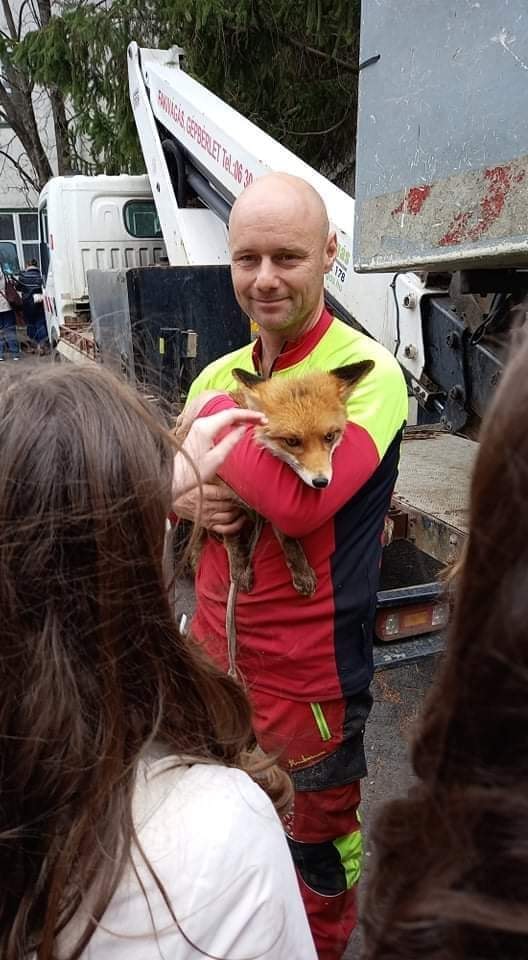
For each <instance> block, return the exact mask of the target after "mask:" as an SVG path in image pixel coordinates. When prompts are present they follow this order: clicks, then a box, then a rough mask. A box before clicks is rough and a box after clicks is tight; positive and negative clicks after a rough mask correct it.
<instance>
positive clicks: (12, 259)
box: [0, 240, 20, 273]
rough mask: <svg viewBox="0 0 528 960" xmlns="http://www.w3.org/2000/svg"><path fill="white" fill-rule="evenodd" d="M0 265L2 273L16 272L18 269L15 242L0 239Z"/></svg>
mask: <svg viewBox="0 0 528 960" xmlns="http://www.w3.org/2000/svg"><path fill="white" fill-rule="evenodd" d="M0 266H1V267H2V270H3V271H4V273H18V271H19V270H20V264H19V262H18V254H17V248H16V244H15V243H11V242H9V241H8V240H0Z"/></svg>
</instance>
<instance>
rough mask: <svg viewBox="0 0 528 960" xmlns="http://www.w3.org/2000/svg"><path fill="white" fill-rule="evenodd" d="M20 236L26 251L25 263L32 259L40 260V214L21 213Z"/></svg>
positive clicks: (23, 248) (19, 215)
mask: <svg viewBox="0 0 528 960" xmlns="http://www.w3.org/2000/svg"><path fill="white" fill-rule="evenodd" d="M18 217H19V220H20V236H21V240H22V250H23V251H24V264H26V263H28V262H29V261H30V260H36V261H37V263H38V261H39V242H38V239H39V236H38V214H36V213H19V214H18Z"/></svg>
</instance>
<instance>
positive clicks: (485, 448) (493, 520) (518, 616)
mask: <svg viewBox="0 0 528 960" xmlns="http://www.w3.org/2000/svg"><path fill="white" fill-rule="evenodd" d="M413 765H414V771H415V773H416V775H417V777H418V783H417V784H416V786H414V787H413V788H412V789H411V791H410V793H409V796H408V797H407V798H406V799H402V800H398V801H394V802H391V803H389V804H388V805H387V806H386V807H385V809H384V811H383V812H382V814H381V817H380V819H379V821H378V823H377V824H376V825H375V827H374V830H373V834H374V841H375V847H376V860H375V865H374V868H373V874H372V877H371V882H370V885H369V889H368V893H367V898H366V906H365V930H366V949H365V957H366V958H369V960H389V958H390V960H397V958H398V960H418V958H425V957H427V958H428V960H460V958H471V960H491V958H494V960H498V958H500V960H513V958H515V960H517V958H519V960H520V958H521V957H522V958H523V960H525V958H526V957H527V956H528V341H525V342H524V344H523V345H522V346H519V347H518V350H517V352H516V355H515V358H514V359H513V361H512V362H511V364H510V365H509V366H508V368H507V371H506V373H505V375H504V378H503V382H502V384H501V386H500V388H499V390H498V392H497V395H496V398H495V400H494V402H493V404H492V406H491V409H490V411H489V413H488V416H487V418H486V422H485V425H484V427H483V431H482V435H481V447H480V451H479V455H478V460H477V464H476V468H475V473H474V477H473V483H472V493H471V511H470V532H469V538H468V543H467V549H466V551H465V556H464V559H463V562H462V565H461V570H460V572H459V576H458V582H457V586H456V599H455V610H454V617H453V621H452V624H451V627H450V630H449V637H448V646H447V653H446V656H445V659H444V662H443V664H442V666H441V668H440V671H439V676H438V677H437V679H436V682H435V683H434V685H433V688H432V690H431V691H430V695H429V697H428V699H427V701H426V705H425V711H424V717H423V720H422V723H421V727H420V731H419V733H418V736H417V738H416V741H415V744H414V749H413Z"/></svg>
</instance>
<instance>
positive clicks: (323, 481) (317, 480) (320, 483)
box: [312, 474, 328, 490]
mask: <svg viewBox="0 0 528 960" xmlns="http://www.w3.org/2000/svg"><path fill="white" fill-rule="evenodd" d="M312 484H313V485H314V487H315V488H316V489H317V490H324V488H325V487H327V486H328V477H325V476H324V475H323V474H320V475H319V476H317V477H314V478H313V480H312Z"/></svg>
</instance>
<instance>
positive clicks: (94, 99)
mask: <svg viewBox="0 0 528 960" xmlns="http://www.w3.org/2000/svg"><path fill="white" fill-rule="evenodd" d="M2 2H3V3H5V2H6V0H2ZM46 2H47V3H48V6H49V0H46ZM41 6H42V4H41V3H39V9H40V7H41ZM358 22H359V0H334V2H329V0H142V2H139V0H113V2H111V0H99V2H95V3H88V2H85V0H69V2H67V3H65V4H63V5H62V7H61V9H60V11H58V13H56V14H55V15H54V16H51V15H48V16H47V17H44V16H43V15H42V13H41V16H40V23H39V25H38V27H37V28H36V29H35V30H33V31H31V32H29V33H27V34H26V35H25V36H24V38H23V39H22V40H21V41H20V42H18V43H17V45H16V49H15V50H14V53H13V64H14V67H13V69H16V70H18V71H19V72H20V73H21V75H22V76H23V77H28V78H31V81H32V82H33V83H40V84H42V85H43V86H44V87H45V88H46V89H48V90H49V91H50V92H51V94H52V96H53V91H56V92H57V96H58V104H60V102H61V100H60V98H62V103H64V100H66V102H67V103H69V104H71V108H72V113H73V117H74V120H73V121H71V122H70V124H69V126H68V143H69V147H70V150H71V149H72V147H73V145H74V144H75V143H77V142H78V141H79V138H80V139H81V140H82V141H83V143H84V144H85V146H86V145H88V148H89V155H88V158H87V161H86V160H85V164H86V162H87V163H88V167H89V168H90V169H93V170H94V171H98V172H100V171H105V172H108V173H116V172H120V171H130V172H138V171H139V170H142V169H143V164H142V158H141V153H140V150H139V144H138V141H137V137H136V133H135V128H134V123H133V118H132V113H131V109H130V104H129V98H128V86H127V82H126V76H127V67H126V50H127V46H128V43H129V42H130V40H132V39H134V40H136V41H137V42H138V43H139V45H140V46H163V47H169V46H171V45H173V44H176V43H177V44H179V45H180V46H183V47H184V49H185V51H186V58H187V68H188V69H189V70H190V72H191V73H193V74H194V75H195V76H196V77H197V78H198V79H199V80H201V81H202V82H204V83H205V84H206V86H208V87H209V88H210V89H212V90H213V91H214V92H215V93H217V94H218V95H219V96H220V97H222V98H223V99H224V100H226V101H227V102H228V103H230V104H231V105H232V106H234V107H235V108H236V109H238V110H240V111H241V112H242V113H243V114H245V115H246V116H247V117H249V118H250V119H251V120H253V121H254V122H255V123H257V124H258V125H259V126H261V127H262V128H263V129H265V130H267V132H269V133H270V134H271V136H273V137H275V138H276V139H277V140H279V141H280V142H282V143H284V144H285V145H286V146H288V147H289V148H290V149H292V150H294V152H296V153H297V154H299V155H300V156H302V157H303V158H304V159H306V160H307V161H308V162H309V163H312V164H313V165H315V166H317V167H318V168H319V169H322V170H323V172H325V173H326V174H327V175H329V176H331V177H333V178H334V179H337V180H338V181H340V182H342V181H343V180H346V179H348V180H350V174H351V172H353V167H354V141H355V122H356V104H357V55H358V32H359V27H358ZM54 117H55V113H54ZM63 127H64V113H63V114H62V115H61V114H60V113H59V112H57V121H56V129H58V130H59V131H61V130H63Z"/></svg>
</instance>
